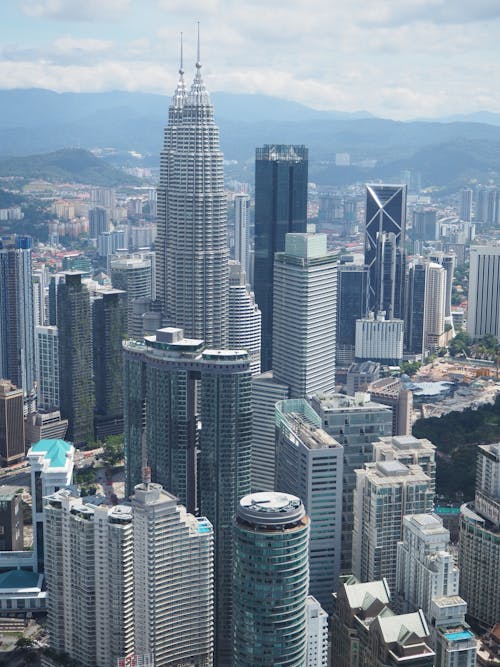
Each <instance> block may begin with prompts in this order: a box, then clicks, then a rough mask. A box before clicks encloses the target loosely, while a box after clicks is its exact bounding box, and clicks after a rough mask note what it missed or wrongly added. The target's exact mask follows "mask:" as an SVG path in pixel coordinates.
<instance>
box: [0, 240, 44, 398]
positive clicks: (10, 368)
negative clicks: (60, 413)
mask: <svg viewBox="0 0 500 667" xmlns="http://www.w3.org/2000/svg"><path fill="white" fill-rule="evenodd" d="M31 273H32V270H31V238H30V237H29V236H12V237H7V238H5V239H0V378H5V379H8V380H10V381H11V382H13V383H14V384H15V385H16V387H18V388H19V389H22V390H23V391H24V395H25V397H29V396H30V395H33V393H34V385H35V323H34V314H33V284H32V275H31Z"/></svg>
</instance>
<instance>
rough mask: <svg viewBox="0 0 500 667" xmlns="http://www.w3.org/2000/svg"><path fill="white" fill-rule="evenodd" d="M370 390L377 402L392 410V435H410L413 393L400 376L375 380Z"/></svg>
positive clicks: (369, 387)
mask: <svg viewBox="0 0 500 667" xmlns="http://www.w3.org/2000/svg"><path fill="white" fill-rule="evenodd" d="M368 391H369V393H370V395H371V397H372V399H373V400H374V401H375V402H376V403H382V405H387V406H388V407H389V408H391V410H392V435H410V434H411V425H412V414H413V393H412V391H411V390H410V389H405V386H404V385H403V383H402V382H401V380H400V378H393V377H385V378H380V379H379V380H375V381H374V382H372V383H371V384H370V385H369V386H368Z"/></svg>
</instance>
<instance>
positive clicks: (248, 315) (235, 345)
mask: <svg viewBox="0 0 500 667" xmlns="http://www.w3.org/2000/svg"><path fill="white" fill-rule="evenodd" d="M260 327H261V313H260V310H259V308H258V306H257V304H256V303H255V298H254V295H253V292H250V291H249V290H248V287H247V282H246V277H245V273H244V272H243V271H242V269H241V265H240V264H239V263H238V262H234V261H230V262H229V321H228V343H229V348H230V349H232V350H247V352H248V354H249V356H250V370H251V371H252V375H258V374H259V373H260V339H261V331H260Z"/></svg>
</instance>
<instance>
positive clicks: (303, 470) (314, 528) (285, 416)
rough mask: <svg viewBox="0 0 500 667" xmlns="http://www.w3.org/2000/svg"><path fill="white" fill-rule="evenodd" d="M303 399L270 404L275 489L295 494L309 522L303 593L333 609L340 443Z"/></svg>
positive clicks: (337, 564)
mask: <svg viewBox="0 0 500 667" xmlns="http://www.w3.org/2000/svg"><path fill="white" fill-rule="evenodd" d="M321 426H322V424H321V419H320V418H319V416H318V415H317V414H316V413H315V412H314V410H313V409H312V408H311V406H310V405H309V404H308V403H307V401H306V400H305V399H303V398H302V399H290V400H288V401H281V402H280V403H278V404H277V405H276V490H277V491H280V492H281V491H283V492H285V493H292V491H293V493H296V494H297V495H298V496H299V497H300V499H301V500H302V502H303V503H304V506H305V509H306V512H307V515H308V516H309V518H310V521H311V529H310V539H309V593H310V594H311V595H314V597H315V598H316V599H317V600H318V601H319V603H320V604H321V606H322V607H323V609H324V610H325V611H327V612H328V613H331V612H332V611H333V606H332V605H333V598H332V593H333V591H335V590H337V585H338V578H339V574H340V557H341V537H342V473H343V467H344V466H343V447H342V446H341V445H339V443H338V442H337V441H336V440H334V439H333V438H332V436H331V435H328V433H326V432H325V431H324V430H323V429H322V428H321Z"/></svg>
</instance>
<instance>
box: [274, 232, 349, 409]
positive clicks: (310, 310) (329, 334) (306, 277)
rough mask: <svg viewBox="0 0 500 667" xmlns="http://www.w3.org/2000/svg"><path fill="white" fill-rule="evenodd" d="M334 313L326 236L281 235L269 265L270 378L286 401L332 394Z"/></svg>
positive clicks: (332, 259)
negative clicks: (281, 245) (286, 390)
mask: <svg viewBox="0 0 500 667" xmlns="http://www.w3.org/2000/svg"><path fill="white" fill-rule="evenodd" d="M336 308H337V258H336V256H335V255H333V254H329V253H328V251H327V236H326V234H287V235H286V239H285V251H284V252H278V253H276V254H275V259H274V296H273V377H274V379H275V380H277V381H278V382H281V383H282V384H286V385H288V386H289V387H290V396H291V397H292V398H303V397H305V396H310V395H311V394H315V393H318V392H330V391H334V390H335V333H336V316H337V313H336Z"/></svg>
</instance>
